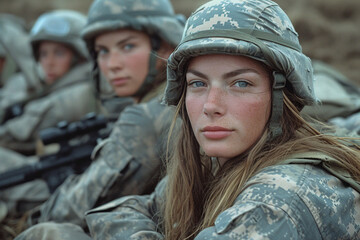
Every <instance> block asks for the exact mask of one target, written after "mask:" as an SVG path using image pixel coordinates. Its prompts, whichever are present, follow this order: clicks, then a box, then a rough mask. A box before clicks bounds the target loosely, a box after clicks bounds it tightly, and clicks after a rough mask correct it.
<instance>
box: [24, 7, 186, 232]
mask: <svg viewBox="0 0 360 240" xmlns="http://www.w3.org/2000/svg"><path fill="white" fill-rule="evenodd" d="M144 3H145V4H144ZM115 6H117V7H115ZM123 16H131V17H129V18H124V19H123ZM88 18H89V21H88V25H87V27H85V29H84V31H83V34H84V39H86V40H87V43H88V47H89V49H90V52H92V50H93V45H92V44H93V38H94V37H95V36H96V35H97V34H101V33H102V32H104V31H108V30H114V29H122V28H132V29H136V30H142V31H144V32H146V33H147V34H149V36H150V37H151V38H152V37H153V36H154V35H157V36H158V37H159V38H161V39H163V40H164V41H166V42H167V43H168V44H170V45H171V46H174V47H175V45H176V44H177V43H178V41H179V40H180V38H181V34H182V30H183V22H181V21H180V20H179V19H178V18H177V16H176V15H175V14H174V12H173V9H172V6H171V4H170V2H169V1H167V0H153V1H148V0H146V1H144V0H136V1H134V0H121V1H119V0H111V1H108V0H106V1H104V0H100V1H94V3H93V5H92V6H91V8H90V10H89V15H88ZM107 18H109V19H107ZM96 19H98V21H99V22H97V21H96ZM169 25H170V26H172V28H171V29H169V28H168V26H169ZM153 51H156V49H154V47H153ZM92 53H93V54H95V53H94V52H92ZM155 55H156V54H153V53H152V54H150V64H149V65H150V66H149V74H148V76H147V78H146V80H145V83H144V85H143V86H142V87H141V89H140V90H139V91H144V90H147V94H146V95H145V96H142V102H141V103H140V104H137V105H134V106H129V107H127V108H126V109H125V110H124V111H123V112H122V113H121V114H120V116H119V118H118V120H117V122H116V123H115V125H114V128H113V130H112V132H111V135H110V137H109V138H108V139H107V140H105V141H104V142H103V143H101V144H99V145H98V146H97V147H96V148H95V150H94V153H93V156H94V162H93V163H92V164H91V166H90V167H89V168H88V169H87V170H86V171H85V172H84V173H83V174H82V175H78V176H71V177H69V178H68V179H67V180H66V181H65V182H64V183H63V184H62V185H61V186H60V187H59V188H58V189H57V190H56V192H54V194H52V196H51V197H50V198H49V199H48V201H47V202H45V203H44V204H42V205H41V206H40V208H39V209H38V210H35V211H34V213H33V214H32V215H31V216H30V219H29V220H30V225H33V224H36V223H38V222H45V221H56V222H71V223H74V224H77V225H80V226H82V227H85V226H86V223H85V220H84V213H85V212H86V211H87V210H89V209H91V208H93V207H95V206H98V205H99V204H102V203H105V202H108V201H110V200H113V199H115V198H117V197H120V196H124V195H129V194H143V193H149V192H151V191H153V189H154V187H155V185H156V183H157V182H158V180H159V179H160V174H161V167H162V159H163V157H164V154H165V148H166V141H167V131H168V129H169V126H170V124H171V120H172V118H173V108H172V107H168V106H165V105H163V104H161V103H160V101H161V99H160V97H159V96H160V95H161V93H162V92H163V90H164V87H165V83H162V84H161V85H160V86H157V87H156V88H153V89H152V90H151V91H149V84H150V85H151V84H152V82H153V81H154V78H155V75H157V72H156V69H155V65H154V64H155V63H156V62H155V61H153V60H152V59H153V58H154V56H155ZM94 58H95V56H94ZM154 60H156V57H155V58H154ZM152 61H153V62H152ZM154 73H156V74H154ZM164 80H165V79H162V81H163V82H164ZM139 91H138V93H139ZM138 93H136V94H138Z"/></svg>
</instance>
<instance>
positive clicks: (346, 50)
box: [0, 0, 360, 85]
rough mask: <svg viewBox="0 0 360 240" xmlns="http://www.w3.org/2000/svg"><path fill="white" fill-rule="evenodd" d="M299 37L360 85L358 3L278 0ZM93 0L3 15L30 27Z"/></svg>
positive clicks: (11, 9)
mask: <svg viewBox="0 0 360 240" xmlns="http://www.w3.org/2000/svg"><path fill="white" fill-rule="evenodd" d="M275 1H276V2H278V3H279V5H280V6H281V7H282V8H283V9H284V10H285V12H286V13H287V14H288V15H289V17H290V19H291V20H292V21H293V23H294V25H295V29H296V30H297V32H298V33H299V35H300V42H301V44H302V46H303V51H304V52H305V53H306V54H307V55H308V56H310V57H311V58H314V59H319V60H322V61H324V62H326V63H328V64H330V65H331V66H333V67H334V68H336V69H338V70H339V71H341V72H342V73H343V74H344V75H346V76H347V77H349V78H350V79H351V80H353V81H354V82H356V83H357V84H359V85H360V27H359V26H360V14H359V12H360V1H359V0H275ZM172 2H173V5H174V8H175V11H176V12H178V13H183V14H184V15H186V16H188V15H189V14H190V13H191V12H192V11H193V10H194V9H195V8H196V7H198V6H199V5H201V4H202V3H204V2H206V0H172ZM91 3H92V0H77V1H75V0H31V1H29V0H12V1H8V0H0V12H6V13H13V14H17V15H19V16H22V17H23V18H24V19H25V20H26V21H27V22H28V24H29V25H30V26H31V24H32V23H33V22H34V21H35V19H36V18H37V17H38V16H39V15H40V14H41V13H43V12H45V11H48V10H51V9H60V8H67V9H74V10H78V11H81V12H83V13H87V11H88V8H89V6H90V4H91Z"/></svg>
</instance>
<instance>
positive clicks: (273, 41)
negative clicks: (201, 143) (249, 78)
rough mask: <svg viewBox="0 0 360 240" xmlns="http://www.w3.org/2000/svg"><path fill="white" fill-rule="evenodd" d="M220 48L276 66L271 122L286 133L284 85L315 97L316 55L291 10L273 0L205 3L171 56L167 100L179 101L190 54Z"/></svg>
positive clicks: (307, 98) (276, 130)
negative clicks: (308, 52) (304, 44)
mask: <svg viewBox="0 0 360 240" xmlns="http://www.w3.org/2000/svg"><path fill="white" fill-rule="evenodd" d="M217 53H219V54H232V55H242V56H247V57H251V58H253V59H256V60H258V61H261V62H263V63H265V64H266V65H268V66H269V67H270V69H272V70H273V76H274V84H273V100H272V116H271V119H270V127H269V128H270V130H271V131H272V132H273V133H272V134H273V135H274V136H276V135H279V134H281V128H280V129H279V127H280V126H279V121H280V117H281V115H282V104H283V103H282V100H283V99H282V89H283V87H289V88H292V89H293V92H294V93H295V94H296V95H297V96H298V97H300V98H302V99H303V103H302V105H308V104H312V103H314V102H315V95H314V89H313V70H312V65H311V60H310V59H309V58H308V57H307V56H305V55H304V54H303V53H302V49H301V46H300V44H299V40H298V34H297V33H296V31H295V29H294V27H293V25H292V23H291V21H290V19H289V18H288V16H287V15H286V14H285V13H284V12H283V10H282V9H281V8H280V7H279V6H278V5H277V4H276V3H274V2H272V1H270V0H213V1H210V2H208V3H206V4H204V5H202V6H201V7H199V8H198V9H197V10H196V11H195V12H194V13H193V14H192V15H191V16H190V17H189V19H188V21H187V22H186V25H185V30H184V34H183V37H182V40H181V42H180V44H179V46H178V47H177V48H176V50H175V51H174V52H173V53H172V54H171V56H170V58H169V60H168V69H167V71H168V76H167V78H168V82H167V87H166V90H165V96H164V102H166V103H167V104H169V105H176V104H177V103H178V102H179V99H180V97H181V94H182V91H183V90H184V86H185V70H186V67H187V64H188V62H189V59H190V58H192V57H195V56H199V55H205V54H217ZM271 123H273V124H275V126H271ZM271 128H272V129H271Z"/></svg>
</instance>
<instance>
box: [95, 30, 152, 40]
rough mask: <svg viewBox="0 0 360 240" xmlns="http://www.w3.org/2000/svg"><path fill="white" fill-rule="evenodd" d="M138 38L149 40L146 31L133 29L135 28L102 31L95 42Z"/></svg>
mask: <svg viewBox="0 0 360 240" xmlns="http://www.w3.org/2000/svg"><path fill="white" fill-rule="evenodd" d="M129 37H132V38H137V39H144V40H148V39H149V37H148V35H147V34H146V33H144V32H141V31H137V30H133V29H117V30H114V31H107V32H104V33H101V34H100V35H98V36H97V37H96V38H95V43H100V42H116V41H118V40H122V39H126V38H129Z"/></svg>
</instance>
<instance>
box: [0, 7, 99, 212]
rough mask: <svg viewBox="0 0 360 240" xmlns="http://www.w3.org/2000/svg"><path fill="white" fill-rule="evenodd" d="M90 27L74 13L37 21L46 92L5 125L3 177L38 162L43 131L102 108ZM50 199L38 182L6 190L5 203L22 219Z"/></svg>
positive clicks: (1, 133)
mask: <svg viewBox="0 0 360 240" xmlns="http://www.w3.org/2000/svg"><path fill="white" fill-rule="evenodd" d="M85 24H86V17H85V16H84V15H83V14H81V13H79V12H76V11H72V10H57V11H52V12H49V13H45V14H43V15H41V16H40V17H39V18H38V20H37V21H36V22H35V24H34V26H33V28H32V30H31V34H30V37H31V46H32V48H33V52H34V54H35V59H36V60H37V61H39V64H40V65H41V68H42V71H43V72H44V79H43V80H44V88H43V89H42V90H41V91H40V92H38V93H35V94H34V95H31V96H30V97H29V98H27V99H26V102H25V104H24V108H23V113H22V114H21V115H19V116H18V117H15V118H13V119H10V120H8V121H7V122H5V123H4V124H3V125H1V126H0V145H1V146H2V147H0V156H1V157H0V160H1V162H0V171H1V172H4V171H7V170H10V169H13V168H17V167H20V166H22V165H25V164H30V163H33V162H36V161H38V156H35V155H34V153H35V148H36V147H35V142H36V139H37V137H38V135H37V134H38V132H39V131H41V130H42V129H45V128H48V127H52V126H55V125H56V124H57V123H58V122H60V121H68V122H72V121H77V120H79V119H81V118H82V117H83V116H84V115H85V114H86V113H88V112H94V111H96V110H97V109H98V105H99V103H98V101H97V100H96V98H95V94H94V85H93V82H92V81H91V63H90V62H89V61H88V57H89V54H88V52H87V49H86V46H85V42H84V41H83V40H82V39H81V37H80V31H81V30H82V29H83V27H84V26H85ZM21 153H22V154H21ZM24 154H26V155H31V156H24ZM49 195H50V193H49V190H48V188H47V185H46V183H45V182H44V181H42V180H36V181H33V182H31V183H26V184H22V185H20V186H16V187H12V188H9V189H6V190H4V191H2V192H1V194H0V200H1V201H3V202H4V203H6V205H7V209H8V213H9V216H18V215H21V214H23V213H24V212H25V211H27V210H29V209H31V208H34V207H35V206H37V205H39V204H40V203H41V202H44V201H45V200H46V199H47V198H48V197H49Z"/></svg>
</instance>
